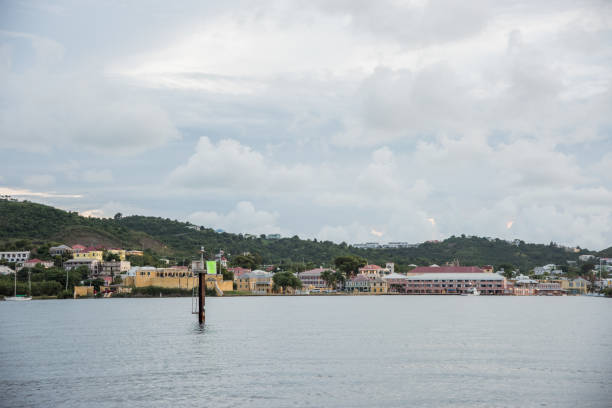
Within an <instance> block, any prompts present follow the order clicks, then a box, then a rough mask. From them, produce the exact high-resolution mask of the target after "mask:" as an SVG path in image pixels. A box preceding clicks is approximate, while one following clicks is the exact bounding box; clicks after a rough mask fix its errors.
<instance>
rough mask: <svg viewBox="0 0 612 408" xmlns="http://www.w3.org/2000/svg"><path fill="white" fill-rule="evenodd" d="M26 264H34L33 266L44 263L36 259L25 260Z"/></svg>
mask: <svg viewBox="0 0 612 408" xmlns="http://www.w3.org/2000/svg"><path fill="white" fill-rule="evenodd" d="M26 262H27V263H34V264H37V263H43V262H45V261H42V260H40V259H38V258H34V259H29V260H27V261H26ZM48 262H49V261H48Z"/></svg>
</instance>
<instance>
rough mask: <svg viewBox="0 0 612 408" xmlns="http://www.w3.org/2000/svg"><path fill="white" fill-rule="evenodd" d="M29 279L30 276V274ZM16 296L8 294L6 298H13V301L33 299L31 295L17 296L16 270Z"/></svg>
mask: <svg viewBox="0 0 612 408" xmlns="http://www.w3.org/2000/svg"><path fill="white" fill-rule="evenodd" d="M28 279H29V276H28ZM14 295H15V296H8V297H5V298H4V300H12V301H19V300H32V297H31V296H26V295H19V296H17V272H16V271H15V293H14Z"/></svg>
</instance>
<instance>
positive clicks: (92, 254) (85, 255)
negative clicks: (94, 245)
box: [72, 251, 104, 261]
mask: <svg viewBox="0 0 612 408" xmlns="http://www.w3.org/2000/svg"><path fill="white" fill-rule="evenodd" d="M72 259H97V260H98V261H102V260H103V259H104V252H102V251H87V252H75V253H73V254H72Z"/></svg>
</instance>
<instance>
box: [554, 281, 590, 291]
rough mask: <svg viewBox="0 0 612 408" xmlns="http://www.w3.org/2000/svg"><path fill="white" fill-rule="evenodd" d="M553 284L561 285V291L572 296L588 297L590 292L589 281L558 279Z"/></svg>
mask: <svg viewBox="0 0 612 408" xmlns="http://www.w3.org/2000/svg"><path fill="white" fill-rule="evenodd" d="M551 282H554V283H560V284H561V289H563V290H565V291H567V293H568V294H570V295H586V294H587V291H588V283H589V281H587V280H586V279H582V278H577V279H574V280H566V279H556V280H553V281H551Z"/></svg>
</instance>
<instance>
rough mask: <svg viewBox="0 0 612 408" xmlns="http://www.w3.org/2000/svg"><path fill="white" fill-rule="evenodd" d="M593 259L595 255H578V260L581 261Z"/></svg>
mask: <svg viewBox="0 0 612 408" xmlns="http://www.w3.org/2000/svg"><path fill="white" fill-rule="evenodd" d="M593 259H595V255H580V256H579V257H578V260H580V261H582V262H589V261H592V260H593Z"/></svg>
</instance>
